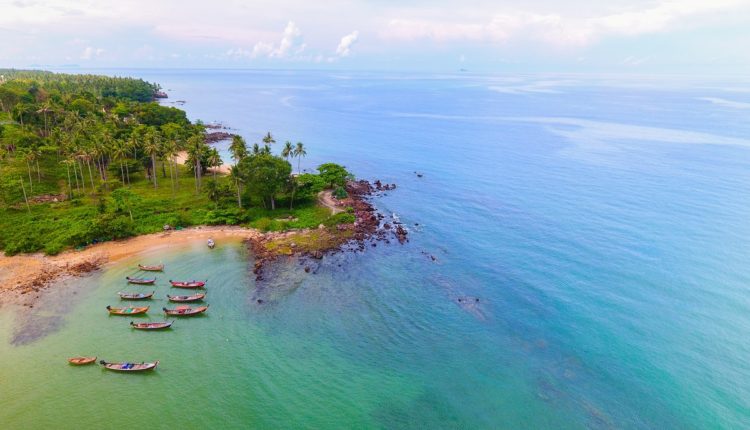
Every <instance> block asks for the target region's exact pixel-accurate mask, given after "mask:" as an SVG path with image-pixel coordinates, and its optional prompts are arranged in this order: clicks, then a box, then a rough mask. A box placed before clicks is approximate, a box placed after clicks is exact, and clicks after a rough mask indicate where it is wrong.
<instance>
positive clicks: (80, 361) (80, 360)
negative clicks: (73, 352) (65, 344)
mask: <svg viewBox="0 0 750 430" xmlns="http://www.w3.org/2000/svg"><path fill="white" fill-rule="evenodd" d="M95 361H96V357H73V358H69V359H68V363H70V364H72V365H74V366H83V365H84V364H91V363H93V362H95Z"/></svg>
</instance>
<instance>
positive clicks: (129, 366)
mask: <svg viewBox="0 0 750 430" xmlns="http://www.w3.org/2000/svg"><path fill="white" fill-rule="evenodd" d="M99 364H101V365H102V366H104V368H105V369H108V370H114V371H115V372H143V371H146V370H153V369H156V366H158V365H159V360H157V361H154V362H153V363H127V362H125V363H107V362H106V361H104V360H101V361H100V362H99Z"/></svg>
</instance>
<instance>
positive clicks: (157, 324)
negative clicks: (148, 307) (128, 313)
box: [130, 321, 174, 330]
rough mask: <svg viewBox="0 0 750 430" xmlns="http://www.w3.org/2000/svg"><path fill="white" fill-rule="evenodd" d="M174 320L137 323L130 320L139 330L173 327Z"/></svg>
mask: <svg viewBox="0 0 750 430" xmlns="http://www.w3.org/2000/svg"><path fill="white" fill-rule="evenodd" d="M173 323H174V321H172V322H143V323H136V322H133V321H130V325H131V326H133V328H135V329H138V330H163V329H165V328H170V327H172V324H173Z"/></svg>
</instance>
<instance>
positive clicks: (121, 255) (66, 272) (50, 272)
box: [0, 226, 264, 305]
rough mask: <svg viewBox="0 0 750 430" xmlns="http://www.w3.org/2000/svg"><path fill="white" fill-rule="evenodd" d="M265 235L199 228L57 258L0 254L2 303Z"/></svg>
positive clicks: (102, 245)
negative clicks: (165, 251)
mask: <svg viewBox="0 0 750 430" xmlns="http://www.w3.org/2000/svg"><path fill="white" fill-rule="evenodd" d="M263 235H264V233H262V232H260V231H258V230H255V229H251V228H245V227H238V226H196V227H190V228H186V229H184V230H170V231H166V232H159V233H151V234H145V235H141V236H135V237H131V238H128V239H123V240H117V241H110V242H102V243H97V244H95V245H90V246H88V247H86V248H84V249H83V250H80V251H76V250H67V251H64V252H62V253H60V254H58V255H54V256H48V255H44V254H43V253H35V254H20V255H14V256H6V255H4V254H0V303H5V302H8V301H15V300H13V299H23V298H29V299H31V300H30V301H32V302H33V301H34V300H36V299H38V298H39V293H40V292H41V291H42V290H44V289H46V288H48V287H50V286H51V285H53V284H54V283H56V282H57V281H60V280H62V279H63V278H66V277H75V276H82V275H86V274H87V273H90V272H93V271H95V270H97V269H99V268H101V267H102V266H105V265H107V264H110V263H115V262H117V261H120V260H123V259H126V258H129V257H132V256H134V255H138V254H140V253H142V252H145V251H153V250H157V249H160V248H171V247H177V246H182V245H184V244H187V243H190V242H194V241H198V240H204V241H205V240H208V238H212V239H214V240H216V241H217V242H219V243H221V242H226V241H228V240H236V241H238V242H242V241H248V240H257V239H259V238H261V237H262V236H263ZM24 301H26V300H24ZM26 305H31V304H30V303H27V304H26Z"/></svg>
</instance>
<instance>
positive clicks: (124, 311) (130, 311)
mask: <svg viewBox="0 0 750 430" xmlns="http://www.w3.org/2000/svg"><path fill="white" fill-rule="evenodd" d="M148 308H149V307H148V306H144V307H140V308H136V307H132V306H128V307H125V308H113V307H112V306H107V310H108V311H109V313H110V314H112V315H138V314H145V313H146V312H148Z"/></svg>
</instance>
